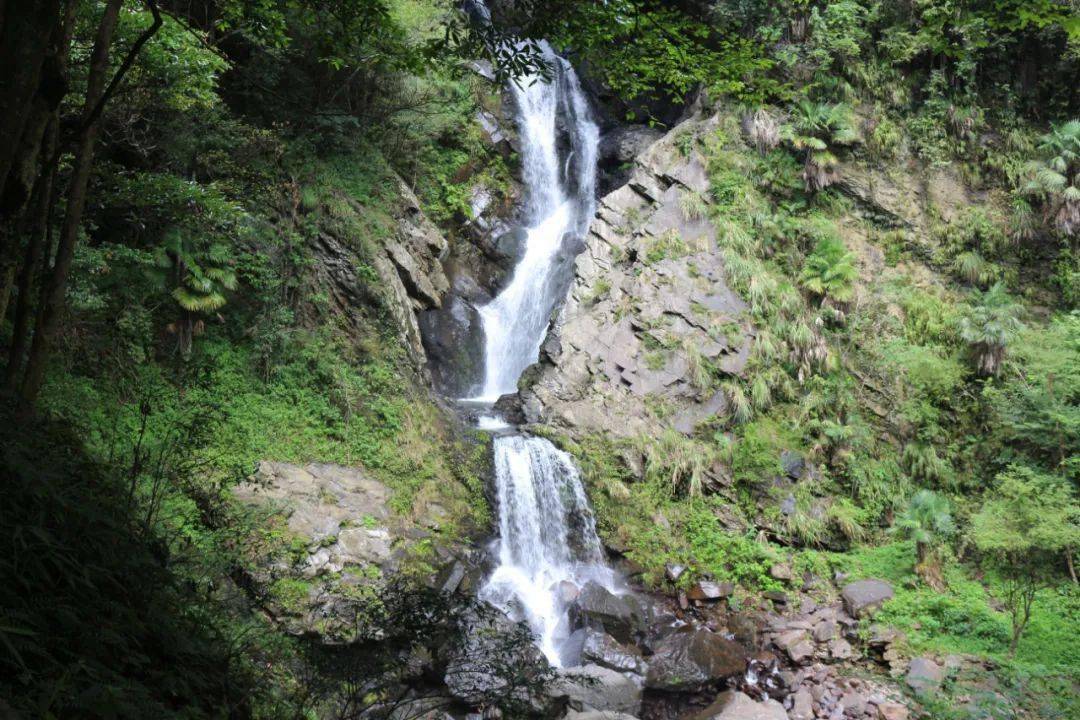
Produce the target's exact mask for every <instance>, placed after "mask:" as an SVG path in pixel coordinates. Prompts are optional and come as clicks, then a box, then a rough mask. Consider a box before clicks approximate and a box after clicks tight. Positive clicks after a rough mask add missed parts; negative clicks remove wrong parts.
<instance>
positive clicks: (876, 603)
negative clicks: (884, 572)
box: [841, 580, 893, 618]
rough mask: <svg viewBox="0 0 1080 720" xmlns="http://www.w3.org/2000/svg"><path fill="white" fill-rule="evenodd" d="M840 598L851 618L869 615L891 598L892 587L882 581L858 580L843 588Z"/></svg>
mask: <svg viewBox="0 0 1080 720" xmlns="http://www.w3.org/2000/svg"><path fill="white" fill-rule="evenodd" d="M841 596H842V597H843V598H844V607H845V608H846V609H847V611H848V614H849V615H851V616H852V617H855V618H859V617H863V616H864V615H871V614H873V613H874V611H875V610H877V609H878V608H880V607H881V606H882V605H883V604H884V603H885V601H886V600H889V599H890V598H892V596H893V589H892V585H890V584H889V583H887V582H885V581H884V580H859V581H858V582H853V583H849V584H848V585H845V586H844V589H843V591H842V592H841Z"/></svg>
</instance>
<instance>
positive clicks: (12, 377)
mask: <svg viewBox="0 0 1080 720" xmlns="http://www.w3.org/2000/svg"><path fill="white" fill-rule="evenodd" d="M58 135H59V116H55V115H54V116H53V122H52V123H51V124H50V125H49V128H48V130H46V133H45V142H44V143H43V147H42V155H43V156H44V157H45V158H48V157H50V156H51V155H52V154H53V153H54V152H55V149H56V142H57V137H58ZM55 180H56V165H55V164H53V163H50V164H49V167H47V168H45V171H44V173H43V174H42V175H41V176H40V177H39V178H38V182H37V185H36V186H35V189H34V193H33V202H32V204H31V212H32V215H31V216H30V218H29V222H27V223H25V226H26V227H27V231H26V233H25V235H26V253H25V254H24V256H23V261H22V267H21V268H20V270H19V286H18V287H19V294H18V297H17V298H16V300H15V315H14V318H13V320H12V330H11V347H10V348H9V349H8V364H7V368H6V369H5V371H4V387H5V388H6V389H7V390H9V391H12V392H13V391H14V390H15V389H16V388H15V386H16V383H17V381H18V377H19V370H20V369H21V368H22V361H23V356H24V355H25V354H26V346H27V344H28V342H29V340H30V335H29V333H30V317H31V311H32V309H33V306H32V305H31V302H30V299H31V298H32V297H33V294H34V285H35V282H36V280H37V278H38V277H39V276H41V275H42V274H43V272H42V259H43V258H44V260H45V263H46V266H47V263H48V260H49V257H48V256H49V253H48V252H47V250H46V244H47V243H48V237H49V226H50V223H51V220H52V214H53V213H52V210H53V204H54V202H55V198H54V187H53V186H54V182H55Z"/></svg>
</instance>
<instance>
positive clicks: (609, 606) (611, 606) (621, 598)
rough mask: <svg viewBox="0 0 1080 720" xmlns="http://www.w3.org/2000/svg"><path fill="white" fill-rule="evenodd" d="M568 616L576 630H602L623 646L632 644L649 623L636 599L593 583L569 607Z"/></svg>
mask: <svg viewBox="0 0 1080 720" xmlns="http://www.w3.org/2000/svg"><path fill="white" fill-rule="evenodd" d="M569 616H570V622H571V623H572V624H573V625H574V626H575V627H588V628H593V629H596V630H603V631H605V632H607V633H608V634H609V635H611V636H612V637H613V638H615V639H616V640H617V641H619V642H624V643H632V642H633V641H634V639H635V637H636V636H637V635H638V633H640V632H641V631H642V630H643V629H644V627H645V623H646V622H647V620H648V617H647V613H646V610H645V608H644V607H643V606H642V604H641V602H640V600H639V599H638V598H637V597H636V596H635V595H633V594H629V593H628V594H626V595H616V594H615V593H612V592H610V591H609V590H607V589H606V588H604V587H603V586H602V585H599V584H597V583H595V582H591V581H590V582H587V583H585V586H584V587H582V588H581V592H580V593H578V596H577V598H576V599H575V600H574V604H573V605H571V606H570V612H569Z"/></svg>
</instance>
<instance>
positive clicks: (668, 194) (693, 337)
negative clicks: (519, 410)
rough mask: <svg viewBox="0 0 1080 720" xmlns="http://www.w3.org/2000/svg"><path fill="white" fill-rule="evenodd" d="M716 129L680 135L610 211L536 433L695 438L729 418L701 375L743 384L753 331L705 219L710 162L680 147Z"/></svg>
mask: <svg viewBox="0 0 1080 720" xmlns="http://www.w3.org/2000/svg"><path fill="white" fill-rule="evenodd" d="M715 122H716V120H715V119H714V118H709V119H702V118H696V119H694V120H690V121H687V122H686V123H684V124H682V125H680V126H678V127H677V128H676V129H675V130H673V131H672V132H669V133H668V134H667V135H665V136H664V137H663V138H661V139H660V140H659V141H657V142H655V143H653V144H652V145H651V146H650V147H649V148H648V149H647V150H645V151H644V152H643V153H642V154H641V155H640V156H639V157H638V158H637V160H636V162H635V168H634V171H633V174H632V176H631V178H630V181H629V182H628V183H627V184H626V185H623V186H622V187H620V188H618V189H617V190H614V191H613V192H611V193H609V194H608V195H607V196H605V197H604V198H603V199H602V200H601V201H600V203H599V206H598V209H597V213H596V217H595V218H594V220H593V222H592V225H591V227H590V232H589V236H588V237H587V238H586V241H585V245H586V247H585V250H584V252H582V253H581V254H580V255H579V256H578V258H577V260H576V264H575V277H574V282H573V285H572V287H571V290H570V294H569V297H568V299H567V301H566V303H565V304H564V306H563V308H562V309H561V311H560V312H559V314H558V317H557V321H556V323H555V333H556V334H557V335H558V339H559V342H558V343H557V347H556V348H555V351H554V352H547V353H545V358H544V361H543V364H542V366H541V367H540V369H539V370H538V371H537V372H534V373H532V374H531V375H530V378H531V381H530V384H529V386H528V387H526V388H525V389H524V391H523V396H524V403H523V405H524V407H525V411H526V415H527V417H528V419H529V421H530V422H544V423H549V424H554V425H558V426H562V427H564V428H567V429H570V430H571V431H580V432H583V433H587V432H591V431H605V432H607V433H609V434H612V435H616V436H623V437H633V436H637V435H641V434H647V433H648V434H653V433H656V432H659V431H662V430H663V429H664V428H665V427H674V428H676V429H677V430H679V431H681V432H685V433H690V432H693V430H694V428H695V426H696V425H697V424H698V423H700V422H702V421H705V420H707V419H708V418H710V417H712V416H715V415H722V414H723V413H725V412H726V410H727V401H726V398H725V396H724V395H723V393H721V392H719V391H718V390H717V389H716V388H714V387H712V386H711V383H708V382H705V384H704V385H702V382H704V381H705V377H704V375H705V374H704V373H702V372H701V369H702V368H703V367H704V366H705V364H708V365H711V366H713V367H715V368H716V369H717V371H718V372H722V373H728V374H732V375H738V374H740V373H742V372H743V370H744V369H745V366H746V362H747V360H748V359H749V353H750V346H751V340H752V336H753V330H752V328H751V326H750V323H749V320H748V318H747V315H746V304H745V303H744V302H743V301H742V300H741V299H740V298H739V297H738V296H737V295H736V294H735V293H734V292H732V290H731V289H730V288H729V287H728V284H727V280H726V277H725V273H724V267H723V262H722V259H721V254H720V252H719V251H718V249H717V246H716V230H715V228H713V226H712V225H711V223H709V222H708V221H707V220H705V219H704V217H703V213H702V212H701V209H702V207H703V205H704V204H706V203H708V202H709V198H708V192H707V190H708V185H709V183H708V178H707V176H706V173H705V167H704V159H703V158H702V156H701V155H700V153H699V152H698V151H697V150H696V149H692V150H691V151H690V152H689V154H686V155H684V154H683V152H682V151H681V150H680V149H679V147H680V146H679V141H678V138H679V137H681V136H683V135H685V134H687V133H702V134H704V133H707V132H709V131H711V130H712V129H713V128H714V127H715ZM657 405H663V406H664V407H665V408H666V410H667V412H666V413H665V417H664V419H663V420H661V419H660V418H658V417H656V415H655V413H654V412H653V410H652V409H651V408H654V407H656V406H657Z"/></svg>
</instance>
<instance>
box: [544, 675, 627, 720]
mask: <svg viewBox="0 0 1080 720" xmlns="http://www.w3.org/2000/svg"><path fill="white" fill-rule="evenodd" d="M559 675H560V677H559V679H558V680H556V681H555V682H554V683H553V684H552V689H551V691H550V692H551V695H552V696H553V697H566V698H567V699H568V700H569V703H570V706H571V707H573V708H577V709H579V710H584V709H591V710H601V711H607V712H616V713H625V714H628V715H635V714H637V711H638V710H639V709H640V708H641V686H640V685H638V683H636V682H634V680H633V679H631V678H630V677H628V676H626V675H624V674H623V673H620V672H618V671H617V670H612V669H611V668H605V667H600V666H599V665H582V666H579V667H570V668H565V669H563V670H562V671H560V673H559Z"/></svg>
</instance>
